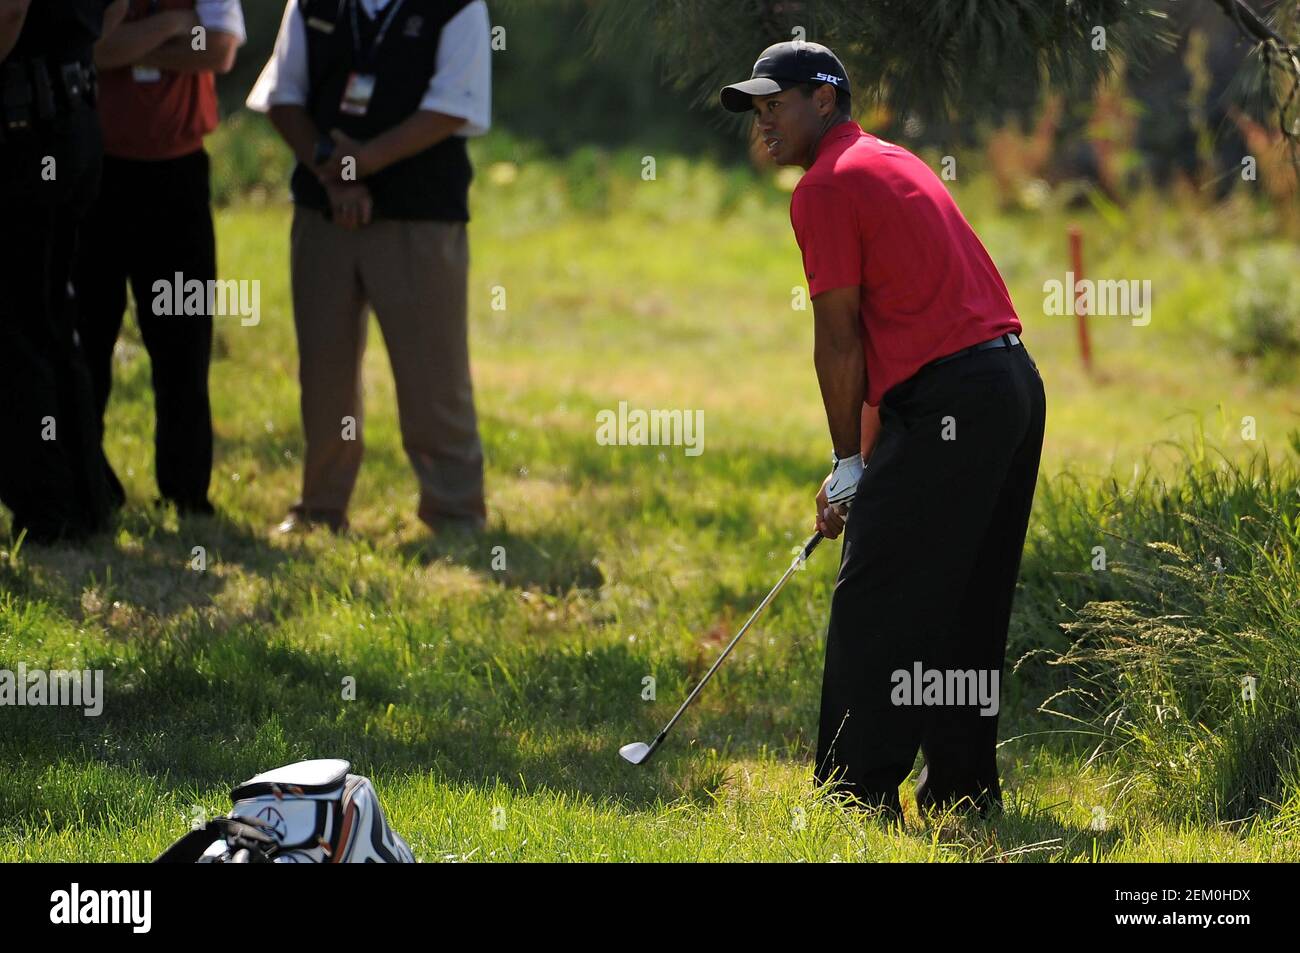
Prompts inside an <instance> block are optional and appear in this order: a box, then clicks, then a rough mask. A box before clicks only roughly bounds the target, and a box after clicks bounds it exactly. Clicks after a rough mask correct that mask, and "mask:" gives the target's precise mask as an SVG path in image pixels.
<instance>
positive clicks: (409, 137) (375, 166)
mask: <svg viewBox="0 0 1300 953" xmlns="http://www.w3.org/2000/svg"><path fill="white" fill-rule="evenodd" d="M463 125H465V120H464V119H462V118H461V117H460V116H449V115H447V114H446V113H440V112H434V111H433V110H431V109H420V110H417V111H416V112H414V113H412V114H411V115H410V116H407V117H406V118H405V119H403V120H402V121H401V122H399V123H398V124H397V125H396V126H394V127H393V128H392V129H389V130H387V131H385V132H382V133H380V134H379V135H378V136H376V137H375V138H373V139H371V140H370V141H369V142H367V143H366V144H365V146H364V148H363V150H362V152H363V155H361V156H358V157H357V165H358V167H359V169H360V170H364V173H365V174H366V175H374V174H375V173H376V172H379V171H382V170H383V169H386V168H388V167H389V166H390V165H394V164H396V163H398V162H401V161H402V160H403V159H409V158H410V157H411V156H413V155H416V154H418V153H421V152H423V151H424V150H425V149H428V148H431V147H432V146H436V145H437V144H438V143H440V142H442V140H444V139H446V138H447V137H448V136H451V135H454V134H455V133H456V130H458V129H460V127H461V126H463Z"/></svg>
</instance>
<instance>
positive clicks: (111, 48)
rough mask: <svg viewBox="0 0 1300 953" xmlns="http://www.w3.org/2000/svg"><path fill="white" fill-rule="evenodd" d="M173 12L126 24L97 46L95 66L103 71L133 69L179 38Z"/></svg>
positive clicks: (164, 12) (105, 35) (104, 37)
mask: <svg viewBox="0 0 1300 953" xmlns="http://www.w3.org/2000/svg"><path fill="white" fill-rule="evenodd" d="M170 14H171V11H166V10H165V11H163V12H162V13H155V14H154V15H153V16H151V17H145V18H144V19H142V20H134V21H132V22H131V23H123V24H122V25H121V26H119V27H118V28H117V29H115V30H113V31H112V32H111V33H105V34H104V36H103V38H102V39H101V40H100V41H99V42H98V43H96V44H95V65H96V66H98V67H99V68H100V69H116V68H117V67H119V66H134V65H135V64H137V63H140V62H141V61H142V60H143V59H144V57H146V56H148V55H149V54H150V53H152V52H153V51H154V50H156V49H157V48H158V47H160V46H162V45H163V44H164V43H166V42H167V41H168V40H170V39H171V38H172V37H173V36H175V35H176V18H175V17H173V16H171V15H170Z"/></svg>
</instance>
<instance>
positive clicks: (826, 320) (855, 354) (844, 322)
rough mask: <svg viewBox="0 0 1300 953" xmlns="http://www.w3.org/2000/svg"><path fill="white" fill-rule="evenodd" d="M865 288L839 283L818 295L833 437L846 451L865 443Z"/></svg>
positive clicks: (821, 364) (817, 338)
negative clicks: (861, 313) (861, 303)
mask: <svg viewBox="0 0 1300 953" xmlns="http://www.w3.org/2000/svg"><path fill="white" fill-rule="evenodd" d="M858 311H859V290H858V287H857V286H856V285H855V286H853V287H852V288H835V289H833V290H831V291H823V292H822V293H821V294H819V295H817V297H815V298H813V317H814V321H815V322H816V326H815V330H814V334H813V337H814V343H813V364H814V365H815V366H816V368H817V383H818V384H819V385H820V386H821V391H822V403H823V404H824V405H825V406H826V423H827V425H828V426H829V427H830V431H831V442H832V443H833V444H834V446H835V452H836V454H838V455H839V456H841V457H850V456H852V455H853V454H855V453H858V452H860V451H861V449H862V402H863V400H864V398H865V397H866V393H867V367H866V358H865V357H864V356H863V354H862V328H861V324H860V320H861V319H860V318H859V317H858Z"/></svg>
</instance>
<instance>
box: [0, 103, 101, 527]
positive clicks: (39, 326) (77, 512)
mask: <svg viewBox="0 0 1300 953" xmlns="http://www.w3.org/2000/svg"><path fill="white" fill-rule="evenodd" d="M49 159H54V160H56V162H55V164H54V165H53V166H51V165H50V164H49V162H48V160H49ZM99 167H100V140H99V125H98V121H97V119H96V118H95V114H94V112H93V111H91V110H81V111H79V112H77V113H75V114H74V115H71V116H68V117H65V118H64V119H61V120H60V121H59V122H57V123H55V124H52V125H49V126H43V127H42V128H41V129H40V130H38V131H36V132H33V133H31V134H27V135H22V136H16V137H13V138H10V139H9V140H7V141H5V142H4V143H2V144H0V501H3V502H4V504H5V505H6V506H8V507H9V509H10V510H12V511H13V531H14V533H15V534H18V533H20V532H23V531H26V533H27V538H28V539H29V540H32V541H34V542H43V543H48V542H53V541H55V540H58V539H80V538H83V537H85V536H88V535H90V534H92V533H94V532H97V531H99V530H101V529H104V528H105V527H106V526H107V525H108V522H109V518H110V514H111V510H112V503H113V501H112V497H111V494H110V492H109V487H108V484H107V482H106V480H105V477H104V472H103V464H102V457H101V455H100V450H99V446H100V432H99V426H98V417H97V416H96V415H95V412H94V401H93V397H92V391H91V382H90V375H89V373H88V371H87V369H86V363H85V359H84V356H83V354H82V351H81V349H80V348H79V347H78V344H77V338H76V334H75V326H76V317H75V302H74V300H73V298H72V296H71V295H70V294H69V291H68V289H69V279H70V278H71V276H72V268H73V259H74V257H75V255H76V252H77V229H78V224H79V223H80V222H81V220H82V216H83V215H84V213H85V210H86V208H87V206H88V205H89V204H90V203H91V201H93V199H94V196H95V192H96V190H97V189H98V187H99ZM46 168H54V169H56V170H57V175H56V176H55V177H54V178H49V179H47V178H45V177H43V176H42V170H43V169H46Z"/></svg>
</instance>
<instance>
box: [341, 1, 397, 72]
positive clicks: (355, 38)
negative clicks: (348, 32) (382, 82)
mask: <svg viewBox="0 0 1300 953" xmlns="http://www.w3.org/2000/svg"><path fill="white" fill-rule="evenodd" d="M404 2H405V0H391V2H390V3H389V6H388V16H386V17H384V22H383V23H382V24H381V25H380V27H379V32H378V33H376V34H375V39H374V42H373V43H371V44H370V49H368V50H365V51H362V49H361V25H360V23H359V22H358V21H357V7H359V6H361V0H352V52H353V53H355V54H356V61H355V65H356V67H357V68H358V69H367V70H368V69H370V68H371V61H372V60H373V59H374V55H375V53H376V52H378V50H379V47H381V46H382V45H383V43H384V37H385V36H387V35H388V28H389V27H390V26H392V25H393V20H394V19H395V18H396V17H397V11H398V10H400V9H402V4H403V3H404Z"/></svg>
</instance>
